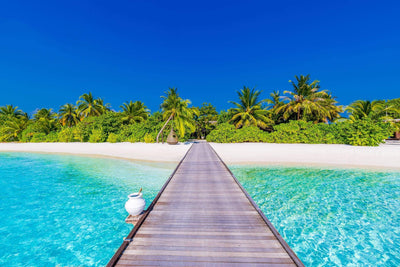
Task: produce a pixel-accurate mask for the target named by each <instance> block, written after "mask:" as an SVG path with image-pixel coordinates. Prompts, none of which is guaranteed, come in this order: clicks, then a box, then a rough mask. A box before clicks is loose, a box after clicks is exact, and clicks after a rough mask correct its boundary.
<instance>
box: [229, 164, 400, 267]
mask: <svg viewBox="0 0 400 267" xmlns="http://www.w3.org/2000/svg"><path fill="white" fill-rule="evenodd" d="M230 168H231V170H232V172H233V173H234V174H235V176H236V177H237V178H238V180H239V181H240V182H241V183H242V185H243V186H244V187H245V189H246V190H247V191H248V192H249V194H250V195H251V197H252V198H253V199H254V201H255V202H256V203H257V204H258V205H259V207H260V208H261V210H262V211H263V212H264V214H265V215H266V216H267V217H268V219H269V220H270V221H271V222H272V224H273V225H274V226H275V228H277V230H278V231H279V233H280V234H281V235H282V236H283V238H284V239H285V240H286V242H287V243H288V244H289V245H290V246H291V248H292V249H293V250H294V251H295V252H296V254H297V255H298V256H299V258H300V259H301V260H302V261H303V263H304V264H305V265H306V266H400V172H390V171H387V172H385V171H367V170H359V169H333V168H330V169H326V168H325V169H324V168H317V167H312V168H302V167H277V166H269V167H265V166H230Z"/></svg>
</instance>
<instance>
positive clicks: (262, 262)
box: [107, 142, 304, 266]
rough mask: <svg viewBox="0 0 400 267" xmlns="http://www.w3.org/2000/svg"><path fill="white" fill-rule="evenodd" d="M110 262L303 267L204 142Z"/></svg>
mask: <svg viewBox="0 0 400 267" xmlns="http://www.w3.org/2000/svg"><path fill="white" fill-rule="evenodd" d="M107 266H304V265H303V264H302V262H301V261H300V260H299V259H298V258H297V256H296V254H295V253H294V252H293V251H292V250H291V249H290V247H289V246H288V245H287V243H286V242H285V241H284V240H283V239H282V237H281V236H280V235H279V233H278V232H277V231H276V229H275V228H274V227H273V225H272V224H271V223H270V222H269V220H268V219H267V218H266V217H265V215H264V214H263V213H262V212H261V210H260V209H259V208H258V207H257V205H256V204H255V203H254V201H253V200H252V199H251V197H250V196H249V195H248V194H247V192H246V191H245V190H244V189H243V187H242V186H241V185H240V184H239V183H238V181H237V180H236V178H235V177H234V176H233V174H232V173H231V172H230V170H229V169H228V168H227V167H226V165H225V163H224V162H223V161H222V160H221V159H220V158H219V156H218V155H217V154H216V153H215V151H214V150H213V149H212V148H211V146H210V145H209V144H207V143H206V142H199V143H195V144H193V145H192V147H191V148H190V149H189V151H188V153H187V154H186V156H185V157H184V158H183V160H182V161H181V162H180V163H179V165H178V166H177V168H176V169H175V171H174V173H173V174H172V175H171V177H170V178H169V179H168V181H167V182H166V184H165V185H164V186H163V188H162V189H161V191H160V193H159V194H158V195H157V197H156V198H155V199H154V201H153V202H152V204H151V205H150V207H149V209H148V210H147V211H146V212H145V213H144V214H143V215H142V217H141V218H140V220H139V221H138V222H137V224H136V225H135V227H134V228H133V230H132V231H131V233H130V234H129V235H128V237H127V238H126V239H125V240H124V242H123V243H122V245H121V247H120V248H119V249H118V251H117V252H116V254H115V255H114V257H113V258H112V259H111V260H110V262H109V263H108V265H107Z"/></svg>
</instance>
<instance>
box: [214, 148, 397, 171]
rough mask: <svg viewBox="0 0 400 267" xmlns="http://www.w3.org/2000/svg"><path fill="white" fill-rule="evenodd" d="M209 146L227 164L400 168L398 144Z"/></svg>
mask: <svg viewBox="0 0 400 267" xmlns="http://www.w3.org/2000/svg"><path fill="white" fill-rule="evenodd" d="M211 146H212V147H213V148H214V150H215V151H216V152H217V153H218V154H219V156H220V157H221V159H222V160H223V161H225V162H226V163H227V164H260V165H265V164H268V165H270V164H273V165H281V164H282V165H297V166H313V165H316V166H334V167H340V166H342V167H361V168H374V169H375V168H378V169H396V170H398V169H400V145H381V146H379V147H357V146H349V145H325V144H268V143H239V144H217V143H211Z"/></svg>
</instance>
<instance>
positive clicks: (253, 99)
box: [229, 86, 273, 129]
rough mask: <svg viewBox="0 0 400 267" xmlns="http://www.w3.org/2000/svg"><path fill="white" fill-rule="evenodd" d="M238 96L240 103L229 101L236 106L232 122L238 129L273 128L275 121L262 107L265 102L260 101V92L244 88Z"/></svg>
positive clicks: (233, 110)
mask: <svg viewBox="0 0 400 267" xmlns="http://www.w3.org/2000/svg"><path fill="white" fill-rule="evenodd" d="M237 94H238V97H239V100H240V101H239V102H234V101H229V103H231V104H233V105H235V106H236V108H232V109H231V112H232V114H233V116H232V119H231V120H230V122H232V123H233V124H234V125H235V127H236V128H241V127H244V126H250V125H253V126H258V127H260V128H262V129H267V128H268V127H270V126H272V124H273V121H272V120H271V119H270V118H269V116H268V113H269V112H268V111H267V110H266V109H263V107H262V104H263V103H264V102H265V101H264V100H260V99H259V97H260V94H261V92H260V91H257V90H255V88H253V89H250V88H249V87H246V86H243V89H242V90H240V91H237Z"/></svg>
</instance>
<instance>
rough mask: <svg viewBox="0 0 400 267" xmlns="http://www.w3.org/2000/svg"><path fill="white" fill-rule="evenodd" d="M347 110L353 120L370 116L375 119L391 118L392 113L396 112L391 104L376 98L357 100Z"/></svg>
mask: <svg viewBox="0 0 400 267" xmlns="http://www.w3.org/2000/svg"><path fill="white" fill-rule="evenodd" d="M346 111H348V112H349V113H350V116H349V119H350V120H352V121H355V120H358V119H362V118H366V117H369V118H371V119H373V120H378V119H382V120H390V119H392V117H391V116H390V114H393V112H394V113H396V110H395V109H394V108H393V106H391V105H387V104H385V103H384V102H382V101H379V100H374V101H372V102H371V101H369V100H357V101H355V102H353V103H351V104H350V105H349V106H348V107H347V108H346Z"/></svg>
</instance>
